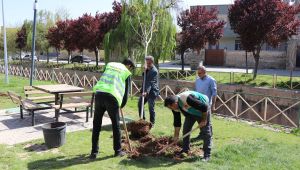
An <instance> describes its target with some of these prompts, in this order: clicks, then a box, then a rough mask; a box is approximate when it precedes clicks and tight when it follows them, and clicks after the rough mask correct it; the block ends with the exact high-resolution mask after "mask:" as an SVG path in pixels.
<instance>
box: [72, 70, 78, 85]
mask: <svg viewBox="0 0 300 170" xmlns="http://www.w3.org/2000/svg"><path fill="white" fill-rule="evenodd" d="M73 77H74V80H73V82H74V86H77V74H76V71H75V72H74V76H73Z"/></svg>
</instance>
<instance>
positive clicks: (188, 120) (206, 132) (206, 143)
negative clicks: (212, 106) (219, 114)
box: [182, 111, 212, 157]
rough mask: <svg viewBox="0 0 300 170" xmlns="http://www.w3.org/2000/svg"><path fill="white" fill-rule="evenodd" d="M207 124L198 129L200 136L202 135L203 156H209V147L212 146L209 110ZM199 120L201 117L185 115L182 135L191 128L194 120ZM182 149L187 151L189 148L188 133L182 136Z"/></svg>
mask: <svg viewBox="0 0 300 170" xmlns="http://www.w3.org/2000/svg"><path fill="white" fill-rule="evenodd" d="M207 113H208V115H207V124H206V126H204V127H202V128H201V129H200V131H201V134H202V137H203V151H204V157H210V155H211V147H212V126H211V121H210V111H208V112H207ZM196 121H197V122H200V121H201V118H200V117H196V116H193V115H186V116H185V120H184V125H183V135H184V134H186V133H188V132H189V131H191V130H192V128H193V125H194V124H195V122H196ZM182 150H183V151H184V152H187V151H189V150H190V135H188V136H187V137H185V138H183V146H182Z"/></svg>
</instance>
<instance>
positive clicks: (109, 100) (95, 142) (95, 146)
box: [92, 92, 121, 153]
mask: <svg viewBox="0 0 300 170" xmlns="http://www.w3.org/2000/svg"><path fill="white" fill-rule="evenodd" d="M105 111H107V112H108V115H109V117H110V120H111V123H112V129H113V140H114V150H115V152H120V151H121V130H120V123H119V120H120V115H119V106H118V101H117V99H116V98H115V97H114V96H112V95H111V94H109V93H103V92H97V93H96V95H95V113H94V121H93V135H92V153H98V150H99V135H100V131H101V126H102V118H103V115H104V112H105Z"/></svg>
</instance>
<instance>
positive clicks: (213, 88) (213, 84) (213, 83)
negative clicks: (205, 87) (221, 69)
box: [210, 79, 217, 112]
mask: <svg viewBox="0 0 300 170" xmlns="http://www.w3.org/2000/svg"><path fill="white" fill-rule="evenodd" d="M210 90H211V94H212V95H211V96H212V99H211V100H212V105H211V110H212V112H214V111H215V108H216V105H215V104H216V100H217V83H216V81H215V80H214V79H213V80H212V81H211V85H210Z"/></svg>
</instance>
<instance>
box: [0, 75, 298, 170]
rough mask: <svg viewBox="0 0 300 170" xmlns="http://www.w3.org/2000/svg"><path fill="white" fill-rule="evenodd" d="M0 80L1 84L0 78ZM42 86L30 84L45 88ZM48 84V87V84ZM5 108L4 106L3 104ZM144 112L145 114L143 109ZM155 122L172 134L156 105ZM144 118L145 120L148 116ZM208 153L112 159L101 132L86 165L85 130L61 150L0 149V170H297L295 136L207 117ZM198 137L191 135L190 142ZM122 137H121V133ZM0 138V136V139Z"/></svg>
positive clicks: (130, 112)
mask: <svg viewBox="0 0 300 170" xmlns="http://www.w3.org/2000/svg"><path fill="white" fill-rule="evenodd" d="M0 76H1V77H0V78H1V80H3V79H4V77H3V75H1V74H0ZM10 81H11V85H9V86H7V85H4V84H3V81H1V84H0V87H1V91H6V90H14V91H16V92H18V93H20V92H22V87H23V86H24V85H26V84H29V81H28V80H27V79H23V78H20V77H12V76H11V77H10ZM46 83H47V82H35V84H46ZM48 83H51V82H48ZM3 101H6V99H3V98H1V107H2V108H4V107H6V108H7V107H9V106H12V105H11V104H8V103H7V104H5V105H4V107H3V105H2V104H3ZM4 103H5V102H4ZM146 111H147V109H146ZM156 112H157V116H156V117H157V121H156V122H157V123H156V126H155V128H154V129H153V130H152V131H151V133H153V134H154V135H157V136H171V135H172V134H173V127H172V124H173V117H172V113H171V112H170V111H169V110H168V109H166V108H164V107H163V105H162V103H161V102H158V103H157V105H156ZM125 113H126V116H128V117H131V118H133V119H136V120H137V119H138V115H137V99H136V98H132V99H129V101H128V104H127V105H126V108H125ZM146 113H147V114H146V117H149V115H148V111H147V112H146ZM212 121H213V131H214V135H213V138H214V140H213V152H212V159H211V161H210V162H209V163H203V162H201V161H200V159H201V158H200V157H196V158H191V159H188V160H186V161H184V162H175V161H173V160H172V159H169V158H161V157H160V158H157V157H156V158H153V157H147V158H141V159H137V160H131V159H128V158H126V157H123V158H119V157H117V158H115V157H113V154H114V151H113V145H112V131H111V129H110V128H108V129H104V130H103V132H102V133H101V136H100V154H99V155H98V158H97V159H96V160H95V161H89V159H88V155H89V153H90V149H91V131H90V130H85V131H80V132H73V133H68V134H67V142H66V144H65V145H64V146H62V147H60V148H56V149H51V150H47V151H43V152H37V151H31V150H29V149H27V147H28V146H29V145H37V146H39V145H42V144H43V140H35V141H31V142H27V143H23V144H18V145H14V146H8V145H0V152H1V153H2V154H1V155H0V169H1V170H2V169H3V170H6V169H9V170H10V169H17V170H18V169H45V170H48V169H145V168H151V169H264V170H265V169H272V170H273V169H295V170H296V169H300V161H299V158H300V137H299V136H296V135H293V134H285V133H282V132H273V131H270V130H265V129H261V128H258V127H252V126H250V125H248V124H245V123H241V122H233V121H230V120H227V119H222V118H219V117H213V120H212ZM197 133H198V132H194V133H193V134H192V137H195V136H196V135H197ZM123 134H124V133H123ZM1 137H2V136H1ZM192 145H193V146H192V147H201V146H202V142H200V141H198V142H195V143H192Z"/></svg>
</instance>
